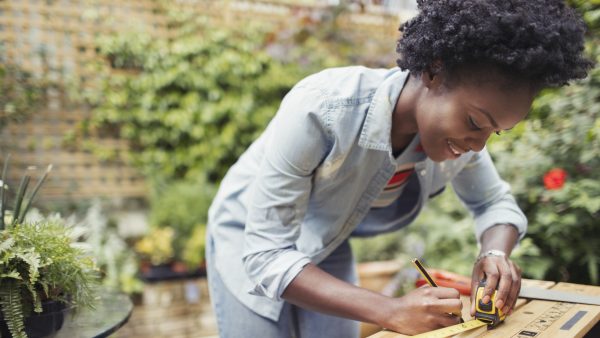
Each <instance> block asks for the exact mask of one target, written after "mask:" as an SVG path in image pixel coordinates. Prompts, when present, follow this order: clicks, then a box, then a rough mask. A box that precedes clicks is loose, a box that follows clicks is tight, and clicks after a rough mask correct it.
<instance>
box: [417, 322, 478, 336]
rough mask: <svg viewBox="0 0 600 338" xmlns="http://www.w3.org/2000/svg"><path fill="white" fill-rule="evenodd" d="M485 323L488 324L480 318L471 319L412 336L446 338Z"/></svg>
mask: <svg viewBox="0 0 600 338" xmlns="http://www.w3.org/2000/svg"><path fill="white" fill-rule="evenodd" d="M485 325H487V324H486V323H484V322H482V321H480V320H470V321H468V322H465V323H462V324H456V325H452V326H448V327H444V328H441V329H437V330H433V331H429V332H424V333H421V334H418V335H416V336H411V337H412V338H445V337H449V336H454V335H456V334H459V333H461V332H465V331H469V330H473V329H476V328H478V327H481V326H485Z"/></svg>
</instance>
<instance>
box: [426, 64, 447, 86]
mask: <svg viewBox="0 0 600 338" xmlns="http://www.w3.org/2000/svg"><path fill="white" fill-rule="evenodd" d="M442 69H443V65H442V61H440V60H436V61H434V62H433V63H432V64H431V65H430V66H429V67H428V68H427V69H426V70H424V71H423V73H421V81H422V82H423V85H424V86H425V87H427V88H429V89H434V88H437V87H439V86H441V85H442V84H443V82H444V81H443V72H442Z"/></svg>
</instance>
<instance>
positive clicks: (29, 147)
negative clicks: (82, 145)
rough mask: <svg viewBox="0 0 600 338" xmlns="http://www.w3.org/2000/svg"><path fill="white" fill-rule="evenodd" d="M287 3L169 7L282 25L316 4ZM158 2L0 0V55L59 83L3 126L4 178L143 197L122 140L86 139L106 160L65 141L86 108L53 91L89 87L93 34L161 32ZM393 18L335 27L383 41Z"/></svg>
mask: <svg viewBox="0 0 600 338" xmlns="http://www.w3.org/2000/svg"><path fill="white" fill-rule="evenodd" d="M290 2H291V1H288V2H286V3H277V2H275V1H233V0H232V1H228V0H218V1H212V0H179V1H173V2H172V5H173V6H179V7H181V8H184V9H185V10H190V11H195V12H197V13H198V15H203V16H206V17H208V18H211V19H212V20H215V24H228V23H235V24H239V22H240V21H243V20H261V21H262V22H270V23H273V24H275V25H285V24H286V22H287V21H288V19H289V16H290V15H291V14H292V12H295V11H309V12H310V11H311V10H316V9H317V8H318V7H317V5H312V6H299V5H292V4H290ZM160 6H162V5H161V2H159V1H157V0H0V43H1V45H2V50H0V53H1V54H2V58H3V59H5V60H7V61H10V62H13V63H15V64H17V65H19V66H20V67H21V68H23V69H24V70H27V71H29V72H32V73H33V74H36V75H38V76H44V77H45V78H46V79H48V80H51V81H53V82H54V83H57V84H58V86H57V88H50V89H48V90H47V93H46V94H47V105H46V106H45V107H43V108H42V109H40V111H38V112H36V113H35V114H33V117H32V118H31V120H30V121H28V122H27V123H25V124H22V125H11V126H9V128H7V129H5V130H4V131H2V134H1V135H2V138H1V139H0V155H1V156H2V157H3V156H5V155H6V154H8V153H11V154H12V165H11V170H10V175H9V183H12V185H13V186H14V185H16V182H18V179H19V177H20V176H21V175H22V174H23V172H24V170H25V168H26V167H28V166H31V165H33V166H36V167H38V168H40V171H41V168H45V166H46V165H47V164H50V163H52V164H53V165H54V170H53V172H52V174H51V176H50V177H49V179H48V181H47V183H46V184H45V187H44V189H42V191H41V195H43V197H42V198H43V199H45V200H48V199H71V200H73V199H79V198H91V197H98V196H106V197H143V196H145V194H146V193H147V188H146V186H145V184H144V180H143V178H142V176H141V175H140V173H139V172H138V171H137V170H135V169H133V168H132V167H131V166H129V165H128V164H127V161H126V160H125V159H124V156H119V154H123V153H125V152H124V150H126V149H127V144H126V143H124V142H123V141H120V140H116V139H112V140H111V139H104V138H103V139H100V138H97V139H93V138H92V141H93V142H97V143H98V144H100V145H102V146H108V147H109V148H110V149H112V150H113V151H114V152H115V153H116V154H117V156H116V157H115V158H114V159H112V160H111V161H110V162H108V161H103V160H102V159H100V158H98V156H95V155H93V154H91V153H90V152H86V151H83V150H70V147H66V146H65V135H66V134H67V133H70V132H73V131H74V130H76V128H77V126H78V124H79V123H81V121H83V120H84V119H85V118H86V117H88V115H89V111H88V110H86V109H85V108H84V107H81V106H77V105H73V104H72V103H69V102H68V101H67V100H66V94H65V93H64V90H61V89H60V88H64V86H62V85H64V84H65V83H67V82H68V81H70V80H71V79H73V78H76V79H78V80H79V83H80V84H81V85H80V86H81V87H80V90H84V89H85V88H86V86H88V85H91V84H90V81H88V79H90V78H91V77H93V76H94V70H93V69H90V67H88V65H89V62H90V61H91V60H93V59H95V58H97V46H96V38H97V37H98V36H100V35H103V34H106V33H111V32H115V31H123V30H127V29H132V27H136V29H140V27H141V29H144V30H145V31H146V32H148V33H150V34H156V35H164V34H168V33H169V32H168V29H167V25H166V20H167V18H166V17H164V14H163V11H161V10H160V9H161V7H160ZM398 22H399V19H398V17H397V16H390V15H386V14H384V13H382V12H377V11H376V12H370V13H348V14H346V15H344V16H343V17H342V18H340V25H341V26H342V27H346V28H347V29H351V30H355V31H356V32H358V33H359V34H365V35H366V36H369V37H371V38H374V39H381V40H382V41H386V42H385V43H387V44H389V43H390V41H393V39H394V36H395V34H396V33H397V26H398ZM1 162H2V159H0V163H1Z"/></svg>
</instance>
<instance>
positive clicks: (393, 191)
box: [371, 134, 426, 208]
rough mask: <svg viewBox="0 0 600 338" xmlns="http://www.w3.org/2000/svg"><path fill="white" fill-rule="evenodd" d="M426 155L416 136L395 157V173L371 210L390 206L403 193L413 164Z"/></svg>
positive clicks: (412, 170)
mask: <svg viewBox="0 0 600 338" xmlns="http://www.w3.org/2000/svg"><path fill="white" fill-rule="evenodd" d="M425 158H426V155H425V152H423V147H422V146H421V140H420V138H419V135H418V134H417V135H416V136H415V137H414V138H413V140H412V141H411V142H410V144H409V145H408V147H406V149H404V151H403V152H402V153H401V154H400V155H399V156H398V157H396V172H395V173H394V176H392V178H391V179H390V180H389V181H388V183H387V184H386V185H385V187H384V188H383V191H381V193H380V194H379V196H378V197H377V198H376V199H375V201H373V204H372V205H371V207H372V208H384V207H387V206H389V205H390V204H392V203H393V202H394V201H395V200H396V199H398V197H400V195H402V192H403V191H404V187H405V186H406V183H407V182H408V180H409V178H410V177H411V175H412V174H413V173H414V171H415V163H417V162H421V161H423V160H425Z"/></svg>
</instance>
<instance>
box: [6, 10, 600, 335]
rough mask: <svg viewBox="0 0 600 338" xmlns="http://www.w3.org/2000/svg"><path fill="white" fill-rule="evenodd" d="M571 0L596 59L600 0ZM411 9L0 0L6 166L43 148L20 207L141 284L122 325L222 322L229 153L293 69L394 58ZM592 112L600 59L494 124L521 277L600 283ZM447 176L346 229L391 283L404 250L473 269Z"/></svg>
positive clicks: (240, 146) (599, 89) (191, 326)
mask: <svg viewBox="0 0 600 338" xmlns="http://www.w3.org/2000/svg"><path fill="white" fill-rule="evenodd" d="M569 3H570V4H571V5H573V6H575V7H577V8H578V10H579V11H580V12H581V13H582V15H583V17H584V19H585V21H586V22H587V24H588V26H589V32H588V33H587V53H588V55H589V56H590V57H591V58H592V59H594V60H596V61H599V60H600V44H599V42H600V37H599V35H598V32H599V31H600V0H570V1H569ZM415 13H416V1H414V0H396V1H394V0H387V1H386V0H380V1H377V0H353V1H351V0H279V1H277V0H245V1H243V0H173V1H163V0H0V90H1V91H2V93H1V97H0V133H1V135H2V136H1V139H0V163H5V161H6V158H7V156H8V155H9V154H10V156H11V165H10V171H8V173H7V176H6V178H7V179H6V182H4V183H6V184H7V185H8V186H9V192H11V189H10V187H16V186H18V185H19V180H20V179H21V176H22V175H23V173H24V172H30V173H32V175H34V176H36V175H40V174H41V173H42V172H43V170H45V168H46V166H47V165H48V164H52V165H53V169H52V171H51V173H50V175H49V176H48V178H47V179H46V182H45V183H44V186H43V187H42V188H41V189H40V191H39V193H38V196H37V197H36V201H35V203H34V205H33V206H34V208H35V209H33V210H32V211H31V212H30V213H29V216H28V217H30V218H31V219H44V218H52V219H55V220H56V219H59V220H61V222H62V223H64V224H66V225H68V226H70V227H74V228H75V229H77V231H78V232H77V234H78V236H77V241H78V243H79V244H81V247H83V248H84V249H85V250H86V252H88V253H89V255H91V256H92V257H93V258H94V259H95V261H96V265H97V267H98V268H99V271H100V273H101V282H102V283H103V284H104V285H106V286H109V287H112V288H117V289H119V290H121V291H122V292H125V293H127V294H129V295H131V297H132V298H133V299H134V300H135V304H136V308H135V309H134V312H133V315H132V317H131V319H130V321H129V323H128V324H127V325H126V326H125V327H123V328H122V329H121V330H119V331H118V332H117V334H116V336H117V337H148V336H152V337H163V336H167V335H168V336H170V337H201V336H211V335H215V334H216V328H215V324H214V322H213V321H212V318H211V317H210V306H209V304H208V300H207V293H206V282H205V280H204V279H203V277H202V276H203V274H204V271H203V265H202V263H203V252H204V229H205V223H206V214H207V209H208V206H209V205H210V202H211V199H212V197H213V195H214V193H215V191H216V187H217V186H218V184H219V181H220V180H221V178H222V177H223V175H224V173H225V172H226V170H227V168H228V167H229V166H230V165H231V164H233V162H234V161H235V160H236V159H237V157H238V156H239V155H240V154H241V153H242V152H243V151H244V150H245V149H246V147H247V146H248V145H249V144H250V143H251V142H252V141H253V140H254V139H255V138H256V137H257V136H258V135H259V134H260V132H261V131H262V130H263V128H264V127H265V126H266V124H267V123H268V122H269V120H270V119H271V117H272V116H273V115H274V114H275V112H276V110H277V107H278V105H279V102H280V100H281V99H282V98H283V96H284V95H285V94H286V92H287V91H288V90H289V89H290V88H291V87H292V86H293V85H294V84H295V83H296V82H297V81H298V80H300V79H301V78H303V77H304V76H306V75H308V74H311V73H313V72H316V71H318V70H321V69H323V68H326V67H334V66H346V65H356V64H361V65H365V66H369V67H394V66H395V60H396V54H395V44H396V40H397V39H398V38H399V33H398V26H399V25H400V23H401V22H403V21H405V20H407V19H408V18H410V17H411V16H413V15H414V14H415ZM599 117H600V68H599V67H595V68H594V69H593V70H592V71H591V73H590V76H588V78H587V79H584V80H582V81H579V82H577V83H573V84H571V85H570V86H567V87H564V88H561V89H553V90H547V91H544V92H543V93H541V94H540V95H539V97H538V98H537V99H536V101H535V103H534V107H533V109H532V111H531V112H530V114H529V115H528V117H527V118H526V120H525V121H524V122H522V123H520V124H519V125H518V126H517V127H516V128H514V129H513V130H511V131H510V132H508V133H506V134H503V135H501V136H493V137H492V138H491V139H490V143H489V144H488V148H489V149H490V152H491V154H492V157H493V158H494V160H495V163H496V165H497V168H498V170H499V171H500V173H501V175H502V176H503V177H504V178H505V179H506V180H507V181H508V182H509V183H511V185H512V188H513V193H514V194H515V196H516V197H517V200H518V202H519V205H520V206H521V207H522V208H523V210H524V211H525V213H526V215H527V216H528V218H529V222H530V225H529V232H528V235H527V237H526V238H525V239H524V240H523V241H522V242H521V244H520V246H519V247H518V249H517V250H516V252H515V254H514V256H515V260H516V261H517V262H518V264H519V265H520V266H521V267H522V268H523V274H524V276H525V277H527V278H535V279H546V280H553V281H568V282H573V283H582V284H593V285H599V284H600V271H599V269H600V119H599ZM446 190H447V191H446V192H445V193H444V194H442V195H440V196H438V197H435V198H434V199H433V200H431V201H430V204H429V205H428V206H427V208H426V210H425V212H424V213H423V214H422V215H421V216H420V217H419V218H418V219H417V220H416V222H415V224H413V225H411V226H409V227H408V228H406V229H404V230H402V231H399V232H397V233H393V234H388V235H383V236H378V237H374V238H368V239H354V240H353V241H352V245H353V247H354V249H355V255H356V258H357V260H358V261H359V262H372V261H387V262H392V263H393V266H394V267H395V268H392V269H391V272H388V275H389V277H391V279H392V280H394V278H395V280H396V281H397V282H398V283H397V284H396V287H395V288H396V289H402V288H405V287H406V286H405V285H400V284H401V282H402V281H401V279H400V278H399V277H398V276H401V274H402V266H403V264H404V265H405V263H407V262H409V261H410V258H412V257H422V258H423V259H424V261H425V262H426V264H427V265H428V266H430V267H435V268H438V269H445V270H448V271H452V272H456V273H460V274H464V275H470V272H471V267H472V263H473V261H474V258H475V257H476V254H477V252H478V248H477V245H476V242H475V238H474V236H473V222H472V220H471V218H470V217H469V215H468V214H467V211H466V210H465V209H464V208H463V207H462V205H461V204H460V202H459V201H458V200H457V199H456V197H455V196H454V195H453V193H451V192H450V190H451V189H446ZM14 192H15V189H12V193H14ZM387 266H389V265H387ZM389 285H390V284H389V283H387V284H385V286H386V287H389ZM383 286H384V285H383V284H382V285H378V286H377V287H376V288H381V287H383ZM388 292H389V290H388ZM394 292H396V291H394Z"/></svg>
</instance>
